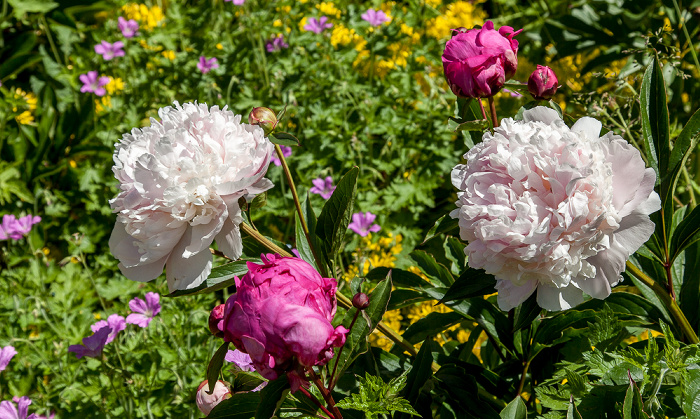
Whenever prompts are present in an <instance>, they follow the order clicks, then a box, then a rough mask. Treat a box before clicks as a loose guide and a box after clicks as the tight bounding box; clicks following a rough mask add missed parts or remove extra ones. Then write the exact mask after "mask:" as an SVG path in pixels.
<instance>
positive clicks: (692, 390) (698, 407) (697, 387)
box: [683, 369, 700, 418]
mask: <svg viewBox="0 0 700 419" xmlns="http://www.w3.org/2000/svg"><path fill="white" fill-rule="evenodd" d="M684 393H685V397H683V412H684V413H685V415H686V417H689V418H700V370H697V369H695V370H689V371H688V380H687V385H686V388H685V392H684Z"/></svg>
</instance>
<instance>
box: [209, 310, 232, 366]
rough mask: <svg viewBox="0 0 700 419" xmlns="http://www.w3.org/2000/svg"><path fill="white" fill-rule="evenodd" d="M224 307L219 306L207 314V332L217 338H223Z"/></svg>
mask: <svg viewBox="0 0 700 419" xmlns="http://www.w3.org/2000/svg"><path fill="white" fill-rule="evenodd" d="M224 307H226V304H219V305H218V306H216V307H214V309H213V310H212V311H211V313H209V331H210V332H211V334H212V335H214V336H216V337H218V338H223V337H224ZM229 352H230V351H229ZM229 362H230V361H229Z"/></svg>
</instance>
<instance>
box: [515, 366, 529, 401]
mask: <svg viewBox="0 0 700 419" xmlns="http://www.w3.org/2000/svg"><path fill="white" fill-rule="evenodd" d="M528 368H530V361H527V362H525V365H524V366H523V375H522V377H520V384H518V393H517V394H516V396H520V395H521V394H522V393H523V388H524V387H525V377H527V370H528Z"/></svg>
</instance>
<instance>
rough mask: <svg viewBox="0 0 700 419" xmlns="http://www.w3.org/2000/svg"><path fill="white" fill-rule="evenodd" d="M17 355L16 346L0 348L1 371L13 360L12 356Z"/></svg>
mask: <svg viewBox="0 0 700 419" xmlns="http://www.w3.org/2000/svg"><path fill="white" fill-rule="evenodd" d="M15 355H17V351H15V348H14V346H5V347H4V348H2V349H0V371H5V368H7V365H8V364H9V363H10V361H11V360H12V357H13V356H15Z"/></svg>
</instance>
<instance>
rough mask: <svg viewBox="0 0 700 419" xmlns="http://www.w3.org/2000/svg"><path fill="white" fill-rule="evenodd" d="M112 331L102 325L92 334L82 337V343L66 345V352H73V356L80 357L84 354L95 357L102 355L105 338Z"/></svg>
mask: <svg viewBox="0 0 700 419" xmlns="http://www.w3.org/2000/svg"><path fill="white" fill-rule="evenodd" d="M111 332H112V329H111V328H110V327H103V328H101V329H99V330H98V331H97V332H95V333H94V334H93V335H92V336H88V337H85V338H83V344H82V345H71V346H69V347H68V352H74V353H75V356H76V357H77V358H78V359H80V358H82V357H84V356H89V357H92V358H97V357H99V356H100V355H102V349H104V347H105V345H106V344H107V339H109V335H110V333H111Z"/></svg>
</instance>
